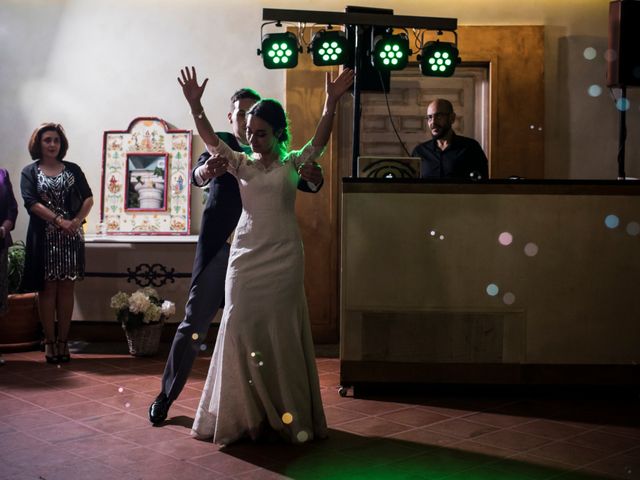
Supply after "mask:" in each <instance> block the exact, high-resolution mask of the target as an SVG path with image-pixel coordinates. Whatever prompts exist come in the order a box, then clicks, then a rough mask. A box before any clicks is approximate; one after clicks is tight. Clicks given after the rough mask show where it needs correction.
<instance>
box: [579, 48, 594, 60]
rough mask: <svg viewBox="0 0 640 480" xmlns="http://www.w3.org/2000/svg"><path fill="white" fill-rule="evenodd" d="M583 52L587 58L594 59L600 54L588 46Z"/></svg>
mask: <svg viewBox="0 0 640 480" xmlns="http://www.w3.org/2000/svg"><path fill="white" fill-rule="evenodd" d="M582 54H583V55H584V58H586V59H587V60H593V59H594V58H596V56H597V55H598V52H597V51H596V49H595V48H593V47H587V48H585V49H584V52H582Z"/></svg>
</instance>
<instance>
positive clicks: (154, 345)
mask: <svg viewBox="0 0 640 480" xmlns="http://www.w3.org/2000/svg"><path fill="white" fill-rule="evenodd" d="M163 324H164V322H160V323H155V324H153V325H143V326H142V327H138V328H134V329H128V328H125V329H124V333H125V334H126V336H127V343H128V344H129V353H130V354H131V355H133V356H134V357H148V356H151V355H155V354H156V353H158V347H159V346H160V334H161V333H162V326H163Z"/></svg>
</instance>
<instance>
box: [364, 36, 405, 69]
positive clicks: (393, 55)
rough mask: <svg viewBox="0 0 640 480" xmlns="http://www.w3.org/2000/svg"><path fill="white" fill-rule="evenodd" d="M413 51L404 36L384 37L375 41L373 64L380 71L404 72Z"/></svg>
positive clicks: (372, 56)
mask: <svg viewBox="0 0 640 480" xmlns="http://www.w3.org/2000/svg"><path fill="white" fill-rule="evenodd" d="M410 56H411V50H410V49H409V40H408V39H407V38H406V37H405V36H403V35H383V36H381V37H378V38H377V39H376V40H375V45H374V47H373V53H372V55H371V63H372V65H373V66H374V67H375V68H377V69H378V70H402V69H403V68H405V67H406V66H407V63H408V62H409V57H410Z"/></svg>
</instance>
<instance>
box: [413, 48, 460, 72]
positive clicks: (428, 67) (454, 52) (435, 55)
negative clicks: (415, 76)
mask: <svg viewBox="0 0 640 480" xmlns="http://www.w3.org/2000/svg"><path fill="white" fill-rule="evenodd" d="M418 60H419V61H420V71H421V72H422V75H425V76H427V77H450V76H451V75H453V72H455V70H456V65H458V63H460V58H459V57H458V48H457V47H456V45H455V44H453V43H447V42H440V41H435V42H428V43H427V44H426V45H425V46H424V48H423V49H422V52H421V54H420V56H419V58H418Z"/></svg>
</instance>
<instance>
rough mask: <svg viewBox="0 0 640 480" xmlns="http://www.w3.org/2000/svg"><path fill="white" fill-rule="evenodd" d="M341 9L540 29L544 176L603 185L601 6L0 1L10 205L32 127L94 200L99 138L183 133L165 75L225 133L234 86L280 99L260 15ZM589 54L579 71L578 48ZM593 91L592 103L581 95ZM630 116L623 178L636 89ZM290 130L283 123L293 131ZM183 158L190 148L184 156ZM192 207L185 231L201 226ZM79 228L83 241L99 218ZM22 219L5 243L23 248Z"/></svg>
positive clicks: (609, 148)
mask: <svg viewBox="0 0 640 480" xmlns="http://www.w3.org/2000/svg"><path fill="white" fill-rule="evenodd" d="M349 3H360V4H362V5H364V4H367V6H374V7H384V8H393V9H394V11H395V13H396V14H399V15H420V16H437V17H456V18H458V21H459V23H460V24H466V25H492V24H494V25H496V24H499V25H509V24H516V25H517V24H522V25H525V24H528V25H531V24H535V25H545V26H546V36H545V58H546V62H545V77H546V80H545V89H546V125H545V128H546V177H548V178H615V176H616V174H617V167H616V164H615V161H616V150H617V118H618V117H617V111H616V109H615V106H614V105H613V102H612V101H611V100H610V98H609V95H608V92H607V90H606V88H605V87H604V71H605V61H604V58H603V54H604V50H605V49H606V43H607V19H608V1H607V0H571V1H563V2H558V1H556V0H521V1H520V2H517V3H518V5H517V7H515V4H514V2H513V1H511V0H494V1H485V2H478V1H476V0H464V1H463V0H452V1H450V2H443V3H442V4H436V3H433V2H424V1H418V2H416V1H415V0H411V1H410V0H395V1H393V2H391V1H389V0H385V1H378V2H374V3H369V2H338V1H324V2H319V3H317V4H314V5H313V6H311V5H310V4H309V3H308V2H295V1H292V0H290V1H284V0H278V1H275V0H274V1H268V0H265V1H259V0H234V1H229V2H223V1H218V0H215V1H214V0H181V1H175V0H172V1H168V0H153V1H152V0H128V1H124V0H123V1H120V0H2V2H0V45H2V47H1V48H0V132H1V133H2V138H3V140H4V141H3V148H2V157H1V160H0V165H2V166H3V167H5V168H8V169H9V171H10V174H11V177H12V179H13V182H14V190H15V193H16V194H17V195H18V196H19V174H20V171H21V169H22V167H23V166H24V165H26V164H27V163H29V162H30V159H29V156H28V152H27V149H26V143H27V140H28V138H29V135H30V134H31V132H32V130H33V129H34V128H35V127H36V126H37V125H38V124H39V123H41V122H44V121H55V122H59V123H62V124H63V125H64V127H65V129H66V131H67V133H68V136H69V140H70V149H69V153H68V156H67V159H68V160H70V161H74V162H76V163H79V164H80V165H81V166H82V168H83V169H84V170H85V172H86V173H87V176H88V179H89V183H90V184H91V187H92V188H93V189H94V193H95V194H96V199H98V193H99V191H100V175H101V161H102V133H103V131H105V130H114V129H123V128H126V127H127V126H128V124H129V122H130V121H131V120H132V119H133V118H134V117H138V116H158V117H161V118H163V119H165V120H167V121H168V122H169V123H172V124H174V125H175V126H177V127H179V128H193V121H192V119H191V116H190V114H189V110H188V106H187V104H186V102H185V101H184V100H183V99H182V94H181V92H180V89H179V87H178V84H177V81H176V77H177V74H178V70H179V69H180V67H181V66H184V65H196V66H198V67H199V69H200V72H201V73H202V74H204V75H206V76H208V77H210V82H209V84H208V88H207V93H206V94H205V105H206V106H207V110H208V111H209V112H215V113H212V114H210V118H212V119H213V122H214V127H216V128H220V129H224V128H226V123H225V116H224V113H226V111H227V106H228V97H229V96H230V94H231V93H232V92H233V91H234V90H235V89H236V88H238V87H240V86H252V87H254V88H256V89H258V90H259V91H260V92H261V93H262V94H263V95H266V96H273V97H277V98H282V96H283V94H284V75H283V73H282V71H269V70H266V69H264V68H263V67H262V63H261V60H260V58H259V57H258V56H257V55H256V48H257V47H258V46H259V42H260V24H261V18H262V8H265V7H266V8H292V9H315V10H332V11H343V10H344V6H345V5H346V4H349ZM587 46H591V47H594V48H596V50H597V57H596V59H594V60H591V61H588V60H586V59H585V58H584V56H583V51H584V48H586V47H587ZM592 84H598V85H600V86H601V87H603V94H602V95H600V96H599V97H596V98H593V97H590V96H589V95H588V94H587V89H588V87H589V86H590V85H592ZM630 93H631V94H630V97H631V100H632V105H631V110H630V111H629V114H628V117H629V118H628V124H629V140H628V143H627V175H629V176H635V177H640V160H639V158H638V157H639V154H638V153H639V145H638V140H637V135H635V134H634V133H635V132H637V130H638V125H639V124H640V119H639V118H638V117H639V116H640V114H639V110H638V103H639V102H638V99H640V97H639V96H638V94H637V92H636V91H635V90H634V91H631V92H630ZM294 129H295V125H294ZM194 148H196V149H197V148H198V147H196V146H194ZM198 203H199V198H197V199H195V201H194V204H196V205H194V206H195V207H196V208H194V223H197V222H198V219H197V218H196V217H197V216H199V213H198V212H199V209H198V208H197V204H198ZM98 210H99V207H95V208H94V211H93V212H92V213H91V215H90V217H89V225H88V228H89V231H90V232H93V229H94V225H95V223H96V221H97V219H98V217H99V212H98ZM26 224H27V215H26V212H24V210H22V209H21V211H20V215H19V219H18V225H17V229H16V230H17V231H16V234H15V237H16V238H17V239H20V238H24V234H25V232H26Z"/></svg>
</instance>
